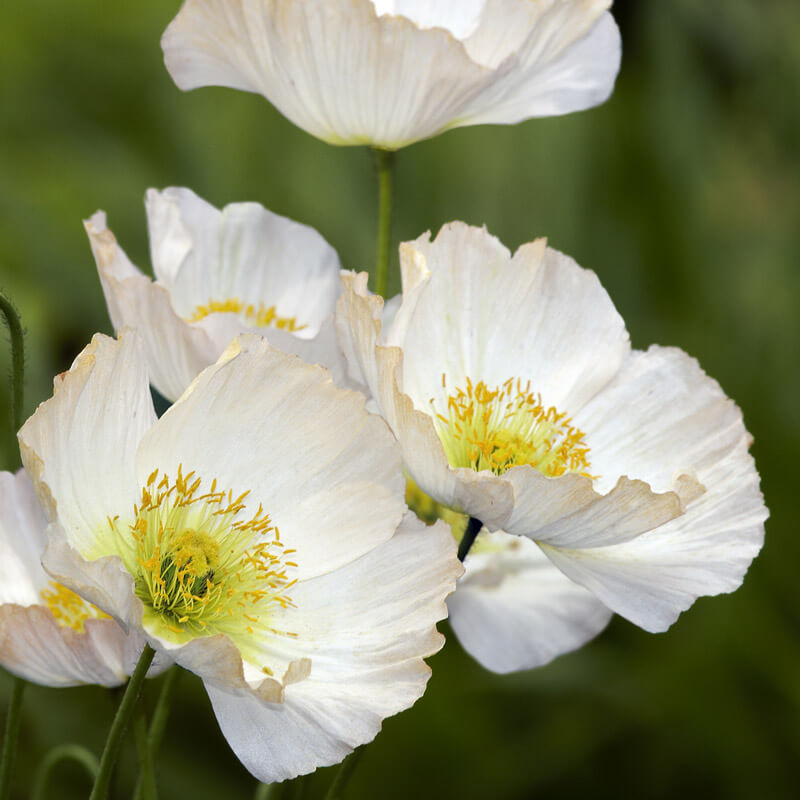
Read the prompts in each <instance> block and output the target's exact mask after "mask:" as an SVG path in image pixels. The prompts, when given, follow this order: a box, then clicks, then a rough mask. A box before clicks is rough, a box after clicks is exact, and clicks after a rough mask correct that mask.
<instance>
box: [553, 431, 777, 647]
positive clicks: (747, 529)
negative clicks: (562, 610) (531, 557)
mask: <svg viewBox="0 0 800 800" xmlns="http://www.w3.org/2000/svg"><path fill="white" fill-rule="evenodd" d="M747 446H748V441H747V436H746V434H745V432H744V428H742V429H741V438H740V441H739V443H738V444H737V446H736V447H735V448H734V450H733V451H732V452H730V453H728V454H727V455H726V456H725V457H724V458H723V459H722V460H721V461H719V462H717V463H714V464H709V465H707V466H706V467H705V468H702V469H698V471H697V476H698V479H699V481H700V482H701V483H702V485H703V486H704V487H705V492H704V493H702V494H701V495H699V496H698V497H696V498H695V499H693V500H692V501H691V502H690V503H689V504H688V507H687V508H686V512H685V513H684V514H683V515H682V516H679V517H677V518H675V519H674V520H671V521H670V522H667V523H666V524H664V525H661V526H660V527H658V528H656V529H654V530H652V531H650V532H648V533H645V534H643V535H642V536H639V537H637V538H635V539H633V540H631V541H628V542H624V543H622V544H618V545H612V546H609V547H589V548H582V549H574V550H570V549H562V548H558V547H551V546H547V545H544V546H543V550H544V552H545V553H546V554H547V555H548V557H549V558H550V560H551V561H552V562H553V563H554V564H555V565H556V566H557V567H558V568H559V569H561V570H562V571H563V572H564V573H565V574H566V575H567V576H568V577H570V578H572V580H574V581H577V582H578V583H580V584H582V585H583V586H585V587H586V588H587V589H589V590H590V591H591V592H593V593H594V594H595V595H596V596H597V597H598V598H599V599H600V600H602V602H603V603H604V604H605V605H607V606H608V607H609V608H611V609H613V610H614V611H615V612H617V613H618V614H620V615H622V616H623V617H627V618H628V619H629V620H631V622H634V623H635V624H637V625H639V626H640V627H642V628H645V629H646V630H649V631H653V632H657V631H663V630H666V629H667V628H668V627H669V626H670V625H671V624H672V623H673V622H674V621H675V620H676V619H677V618H678V615H679V614H680V613H681V612H682V611H685V610H686V609H687V608H689V606H690V605H691V604H692V603H693V602H694V601H695V600H696V599H697V598H698V597H700V596H704V595H715V594H720V593H724V592H732V591H734V590H735V589H736V588H738V587H739V586H740V585H741V583H742V580H743V579H744V574H745V572H746V571H747V568H748V566H749V565H750V562H751V561H752V560H753V558H755V556H756V555H757V554H758V551H759V550H760V549H761V546H762V544H763V541H764V521H765V520H766V519H767V516H768V511H767V509H766V507H765V505H764V499H763V497H762V495H761V491H760V489H759V479H758V473H757V472H756V469H755V464H754V463H753V459H752V458H751V457H750V455H749V454H748V452H747Z"/></svg>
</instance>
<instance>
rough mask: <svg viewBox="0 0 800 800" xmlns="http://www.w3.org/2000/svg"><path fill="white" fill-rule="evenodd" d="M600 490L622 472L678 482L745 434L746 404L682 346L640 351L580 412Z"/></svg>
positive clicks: (664, 486) (668, 484) (662, 483)
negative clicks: (741, 404)
mask: <svg viewBox="0 0 800 800" xmlns="http://www.w3.org/2000/svg"><path fill="white" fill-rule="evenodd" d="M574 421H575V424H576V425H578V426H579V427H581V429H582V430H583V431H585V432H586V436H587V442H588V444H589V446H590V447H591V456H590V457H591V462H592V471H593V472H594V473H595V474H597V475H598V476H599V477H598V479H597V481H596V485H597V486H598V487H600V488H601V489H602V488H604V487H609V486H611V485H613V483H614V482H615V481H616V479H617V478H618V476H619V475H630V476H631V477H632V478H640V479H641V480H644V481H647V483H649V484H650V485H651V486H653V487H654V488H655V489H656V490H659V491H663V490H668V489H674V488H676V487H675V484H676V479H677V478H678V477H680V476H681V475H687V476H689V477H692V476H694V475H695V473H696V472H698V471H699V470H702V469H703V468H704V467H705V466H707V465H709V464H713V463H715V462H717V461H719V460H720V459H721V458H723V457H724V456H725V455H726V454H727V453H729V452H730V451H731V450H732V449H733V448H734V447H735V446H736V445H737V444H738V443H739V441H740V440H741V439H742V436H743V435H744V427H743V423H742V414H741V411H739V409H738V408H737V406H736V404H735V403H734V402H733V400H731V399H730V398H729V397H727V396H726V395H725V393H724V392H723V391H722V389H721V388H720V386H719V384H718V383H717V382H716V381H715V380H714V379H713V378H710V377H709V376H708V375H706V373H705V372H703V370H702V369H701V368H700V366H699V364H698V363H697V361H696V360H695V359H693V358H691V357H690V356H688V355H686V353H684V352H683V351H682V350H678V349H677V348H672V347H658V346H653V347H651V348H650V349H649V350H647V351H646V352H640V351H635V352H633V353H631V355H630V357H629V358H628V359H627V360H626V361H625V363H624V365H623V367H622V369H621V370H620V371H619V373H618V374H617V375H616V376H615V378H614V380H613V381H612V382H611V383H610V384H609V385H608V386H606V387H605V388H604V390H603V391H602V392H600V393H598V394H597V395H596V396H595V397H594V398H593V399H592V400H591V402H590V403H588V404H587V405H586V407H585V408H583V409H582V410H581V411H580V412H579V413H578V414H577V415H576V416H575V420H574Z"/></svg>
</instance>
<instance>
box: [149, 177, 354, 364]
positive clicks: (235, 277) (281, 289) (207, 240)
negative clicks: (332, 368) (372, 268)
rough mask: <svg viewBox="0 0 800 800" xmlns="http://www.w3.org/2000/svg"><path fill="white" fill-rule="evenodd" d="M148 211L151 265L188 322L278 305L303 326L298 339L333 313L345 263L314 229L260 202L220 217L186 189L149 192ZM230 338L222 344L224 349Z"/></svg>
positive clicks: (313, 332)
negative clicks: (232, 307) (208, 311)
mask: <svg viewBox="0 0 800 800" xmlns="http://www.w3.org/2000/svg"><path fill="white" fill-rule="evenodd" d="M146 207H147V217H148V227H149V230H150V249H151V255H152V259H153V267H154V270H155V273H156V275H157V277H158V279H159V281H160V282H161V283H163V284H164V285H165V286H166V287H167V288H168V289H169V291H170V294H171V297H172V302H173V304H174V306H175V309H176V311H177V312H178V314H180V315H181V316H182V317H183V318H185V319H191V318H192V317H193V316H194V315H195V314H196V312H197V311H198V309H199V308H201V307H203V306H206V307H207V306H208V304H209V301H218V302H224V301H228V300H233V299H236V300H239V301H241V302H242V303H244V304H245V305H252V306H254V307H255V308H256V309H258V308H259V307H260V306H263V308H265V309H267V308H270V307H272V306H274V307H275V310H276V313H277V314H278V315H280V316H281V317H286V318H295V319H296V320H297V324H298V326H303V328H302V330H300V331H299V332H298V334H297V335H298V336H300V338H312V337H313V336H315V335H316V334H317V333H318V331H319V328H320V326H321V325H322V323H323V322H324V320H325V319H327V318H328V317H329V316H330V315H331V314H332V313H333V309H334V306H335V304H336V298H337V297H338V295H339V291H340V282H339V270H340V268H341V267H340V264H339V257H338V256H337V254H336V251H335V250H334V249H333V248H332V247H331V246H330V245H329V244H328V243H327V242H326V241H325V239H323V238H322V236H320V234H319V233H317V231H315V230H314V229H313V228H310V227H308V226H307V225H301V224H300V223H298V222H294V221H293V220H290V219H287V218H286V217H281V216H279V215H278V214H274V213H273V212H271V211H269V210H267V209H266V208H264V207H263V206H261V205H259V204H258V203H232V204H230V205H228V206H226V207H225V208H224V209H222V210H221V211H219V210H217V209H216V208H214V206H212V205H210V204H209V203H207V202H206V201H205V200H203V199H202V198H200V197H198V196H197V195H196V194H195V193H194V192H192V191H191V190H190V189H183V188H169V189H165V190H164V191H163V192H158V191H156V190H155V189H150V190H149V191H148V192H147V199H146ZM242 329H243V326H242V327H240V331H239V332H242ZM265 333H266V331H265ZM230 338H231V337H228V339H227V340H226V341H224V342H217V344H218V345H219V346H220V347H221V348H223V349H224V347H226V346H227V345H228V343H229V342H230ZM220 352H221V350H220Z"/></svg>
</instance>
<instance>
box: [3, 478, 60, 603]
mask: <svg viewBox="0 0 800 800" xmlns="http://www.w3.org/2000/svg"><path fill="white" fill-rule="evenodd" d="M46 527H47V518H46V517H45V514H44V511H43V510H42V507H41V505H39V501H38V499H37V498H36V492H35V491H34V488H33V483H31V479H30V478H29V477H28V474H27V473H26V472H25V470H23V469H21V470H18V471H17V473H16V474H12V473H11V472H0V603H18V604H19V605H22V606H28V605H31V604H33V603H38V602H40V599H39V598H40V596H39V592H40V591H41V589H42V587H43V586H44V585H46V584H47V581H48V578H47V575H46V574H45V572H44V570H43V569H42V565H41V562H40V559H41V557H42V550H44V545H45V539H44V531H45V528H46Z"/></svg>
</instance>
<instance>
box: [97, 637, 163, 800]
mask: <svg viewBox="0 0 800 800" xmlns="http://www.w3.org/2000/svg"><path fill="white" fill-rule="evenodd" d="M155 654H156V653H155V650H153V648H152V647H150V645H145V646H144V650H142V655H141V656H140V657H139V662H138V663H137V664H136V669H134V671H133V675H131V679H130V680H129V681H128V686H127V688H126V689H125V694H124V695H122V701H121V702H120V704H119V708H118V709H117V713H116V716H115V717H114V721H113V722H112V723H111V730H109V732H108V739H106V746H105V749H104V750H103V757H102V759H101V760H100V771H99V772H98V775H97V780H96V781H95V784H94V788H93V789H92V793H91V794H90V795H89V800H106V797H107V796H108V787H109V785H110V783H111V773H112V772H113V770H114V764H116V762H117V757H118V756H119V750H120V747H121V746H122V737H123V735H124V734H125V731H126V729H127V727H128V724H129V723H130V720H131V716H132V715H133V710H134V708H135V707H136V701H137V700H138V699H139V692H140V691H141V689H142V684H143V683H144V679H145V676H146V675H147V670H148V669H149V668H150V664H151V663H152V662H153V656H155Z"/></svg>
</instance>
